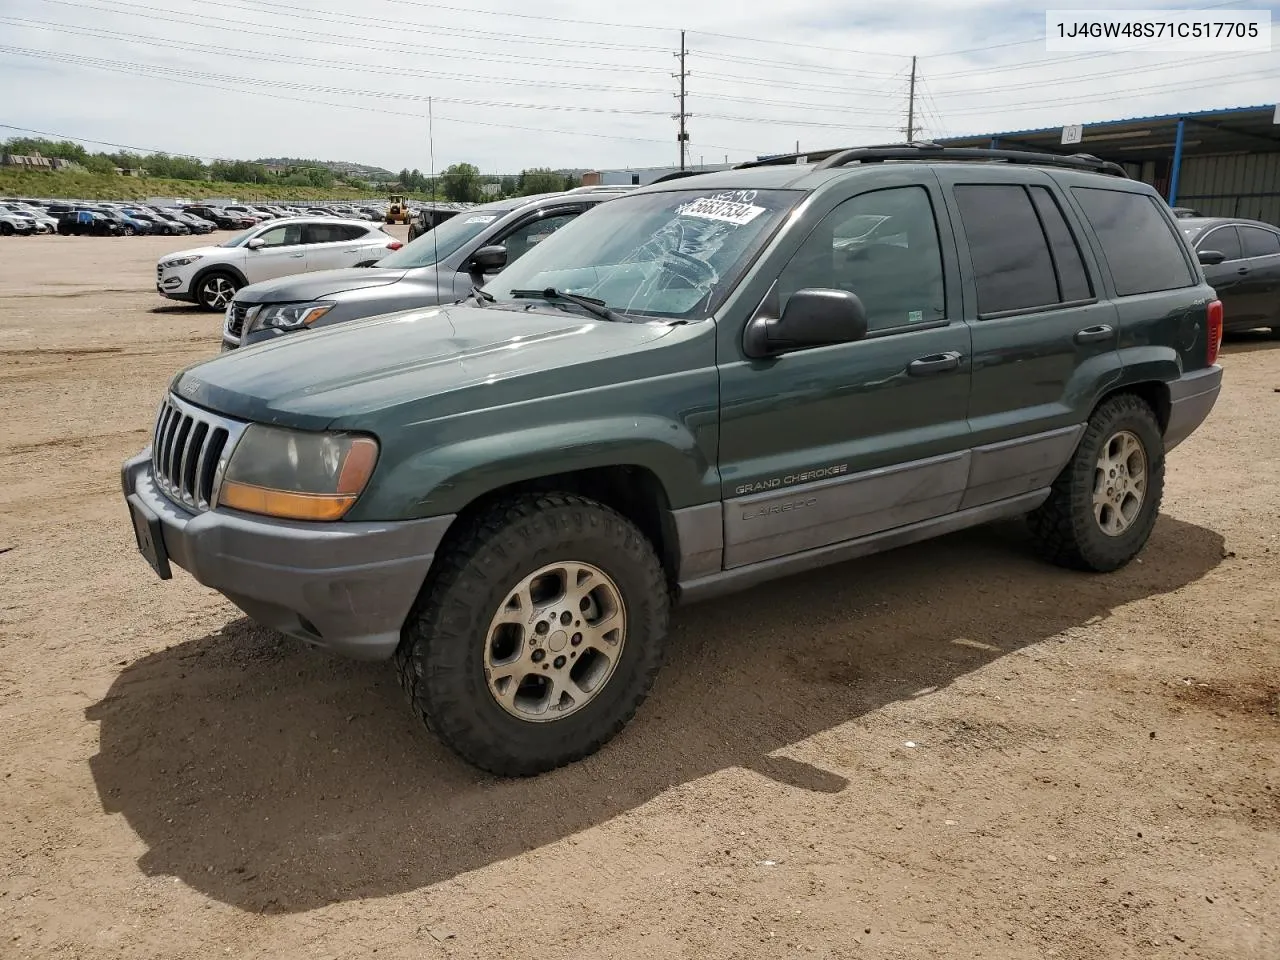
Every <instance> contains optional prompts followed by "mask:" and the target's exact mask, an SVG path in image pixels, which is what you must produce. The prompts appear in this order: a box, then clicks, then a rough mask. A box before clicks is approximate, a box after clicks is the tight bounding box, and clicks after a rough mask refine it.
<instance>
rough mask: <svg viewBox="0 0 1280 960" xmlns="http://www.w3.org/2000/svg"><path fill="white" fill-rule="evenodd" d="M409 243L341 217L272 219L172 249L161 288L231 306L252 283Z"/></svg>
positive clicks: (346, 263)
mask: <svg viewBox="0 0 1280 960" xmlns="http://www.w3.org/2000/svg"><path fill="white" fill-rule="evenodd" d="M401 246H403V244H401V243H400V241H399V240H396V239H395V238H394V237H392V236H390V235H388V234H387V233H385V232H383V230H382V229H381V228H380V227H379V226H378V225H377V224H372V223H361V222H359V221H352V220H342V219H339V218H338V217H291V218H289V219H285V220H269V221H268V222H266V223H261V224H258V225H257V226H255V227H250V228H249V229H248V230H246V231H244V232H243V233H239V234H236V236H234V237H232V238H231V239H230V240H227V241H226V242H224V243H220V244H218V245H216V246H208V247H196V248H194V249H191V250H179V251H178V252H176V253H168V254H165V255H164V256H163V257H161V258H160V259H159V260H158V261H157V262H156V292H157V293H159V294H160V295H161V296H164V297H168V298H169V299H170V300H183V301H186V302H188V303H196V304H199V305H200V306H202V307H204V308H205V309H206V310H226V309H227V307H228V305H229V304H230V303H231V298H232V297H234V296H235V293H236V291H237V290H239V289H240V288H241V287H246V286H248V285H249V284H251V283H260V282H261V281H263V280H271V279H274V278H276V277H287V276H290V275H292V274H295V273H307V272H309V271H313V270H332V269H335V268H338V267H354V266H356V265H358V264H362V263H370V262H373V261H375V260H377V259H378V258H380V257H384V256H386V255H387V254H388V253H390V252H391V251H393V250H399V249H400V247H401Z"/></svg>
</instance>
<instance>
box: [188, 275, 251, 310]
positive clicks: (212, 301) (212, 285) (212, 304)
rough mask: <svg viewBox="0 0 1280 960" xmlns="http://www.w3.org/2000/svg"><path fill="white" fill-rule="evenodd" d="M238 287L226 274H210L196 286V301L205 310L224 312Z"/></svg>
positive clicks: (233, 278)
mask: <svg viewBox="0 0 1280 960" xmlns="http://www.w3.org/2000/svg"><path fill="white" fill-rule="evenodd" d="M239 289H240V285H239V284H238V283H236V279H235V277H233V276H231V275H230V274H228V273H211V274H209V275H208V276H206V277H204V278H203V279H201V281H200V283H199V284H197V286H196V300H197V301H198V302H199V303H200V306H202V307H204V308H205V309H206V310H226V309H227V304H229V303H230V302H231V300H232V298H233V297H235V295H236V291H237V290H239Z"/></svg>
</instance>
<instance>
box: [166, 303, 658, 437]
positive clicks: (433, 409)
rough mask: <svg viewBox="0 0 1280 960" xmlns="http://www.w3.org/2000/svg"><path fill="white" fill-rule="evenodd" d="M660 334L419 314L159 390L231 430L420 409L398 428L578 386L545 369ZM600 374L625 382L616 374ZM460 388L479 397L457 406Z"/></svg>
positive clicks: (360, 323) (555, 313)
mask: <svg viewBox="0 0 1280 960" xmlns="http://www.w3.org/2000/svg"><path fill="white" fill-rule="evenodd" d="M672 329H673V327H671V326H669V325H667V324H661V323H614V322H609V321H602V320H596V319H594V318H593V317H590V316H583V315H579V314H577V313H570V312H567V311H561V310H558V309H554V308H552V309H549V310H541V309H540V310H508V309H498V308H494V307H485V308H478V307H447V308H446V307H427V308H423V309H417V310H406V311H401V312H399V313H390V314H385V315H383V316H379V317H370V318H368V319H365V320H356V321H353V322H351V323H342V324H335V325H334V326H332V327H325V328H323V329H320V330H312V331H309V332H307V333H302V334H294V335H292V336H288V337H281V338H279V339H278V340H274V341H270V342H268V343H264V344H261V345H259V346H255V347H249V348H242V349H240V350H233V351H230V352H228V353H224V354H221V355H219V356H218V357H216V358H214V359H212V360H206V361H204V362H203V363H199V364H196V365H194V366H191V367H188V368H187V369H186V370H184V371H182V372H181V373H180V374H178V376H176V377H175V378H174V379H173V382H172V383H171V384H170V389H172V390H173V391H174V392H175V393H176V394H178V395H179V396H181V397H182V398H184V399H186V400H189V401H191V402H192V403H195V404H198V405H200V406H202V407H207V408H208V409H210V410H214V411H216V412H218V413H222V414H225V415H227V416H230V417H235V418H237V419H241V420H250V421H254V422H258V423H279V424H281V425H286V426H294V427H298V428H301V429H310V430H320V429H324V428H326V427H328V426H331V425H335V421H339V420H340V421H341V424H340V425H342V426H346V427H352V428H357V427H358V426H359V422H358V420H359V418H360V417H361V416H362V415H364V414H369V413H373V412H376V411H379V410H384V409H387V408H390V407H394V406H398V405H403V404H416V405H419V406H420V407H421V409H419V410H414V411H413V412H412V413H411V414H409V415H407V416H408V419H430V418H432V417H437V416H444V415H447V414H449V413H456V412H459V411H466V410H470V409H474V408H476V407H477V406H481V405H485V404H488V403H492V402H493V400H492V399H489V398H492V396H493V386H494V384H495V383H496V382H498V381H505V380H514V379H518V378H521V377H524V376H525V375H528V374H536V375H537V376H536V377H533V378H531V380H533V381H536V382H530V383H529V385H528V390H529V391H530V396H541V395H544V394H545V393H546V392H547V390H548V389H552V390H564V391H568V390H570V389H577V388H579V387H585V386H587V384H586V382H585V381H586V379H587V373H588V372H589V373H591V374H592V375H593V376H594V375H597V374H598V375H602V376H603V375H606V372H605V371H604V370H603V369H602V368H596V369H587V370H581V371H579V372H578V373H581V376H579V375H578V373H575V374H570V375H568V376H565V377H557V376H556V375H555V374H554V373H553V372H552V371H554V370H556V369H557V368H570V367H573V366H575V365H581V364H584V363H588V362H590V361H598V360H600V359H602V358H605V357H610V356H620V355H626V354H629V353H631V352H633V351H635V350H636V349H639V348H640V347H642V346H643V345H645V344H647V343H650V342H652V341H654V340H657V339H660V338H661V337H664V336H666V335H667V334H668V333H670V332H671V330H672ZM609 366H612V365H609ZM607 375H608V376H610V377H618V376H622V377H625V375H626V371H625V369H621V370H614V369H611V370H609V371H608V372H607ZM570 382H572V384H573V386H572V388H571V386H570ZM472 388H479V389H480V390H482V391H484V394H483V396H481V397H474V398H471V399H468V398H467V397H465V396H463V394H464V393H466V392H467V391H469V390H471V389H472ZM515 392H520V391H515ZM512 395H513V394H512V392H507V396H508V398H510V396H512Z"/></svg>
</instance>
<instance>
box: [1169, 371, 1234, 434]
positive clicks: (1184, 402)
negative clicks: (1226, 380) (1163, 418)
mask: <svg viewBox="0 0 1280 960" xmlns="http://www.w3.org/2000/svg"><path fill="white" fill-rule="evenodd" d="M1221 390H1222V367H1220V366H1219V365H1218V364H1216V363H1215V364H1214V365H1213V366H1212V367H1205V368H1204V369H1203V370H1196V371H1195V372H1193V373H1188V374H1184V375H1183V376H1181V377H1179V378H1178V379H1177V380H1174V381H1173V382H1172V383H1170V384H1169V425H1168V426H1167V427H1166V428H1165V431H1164V448H1165V450H1172V449H1173V448H1174V447H1176V446H1177V445H1178V444H1180V443H1181V442H1182V441H1183V440H1185V439H1187V437H1189V436H1191V434H1193V433H1195V431H1196V430H1197V429H1199V427H1200V424H1202V423H1204V421H1205V418H1206V417H1207V416H1209V411H1211V410H1212V409H1213V405H1214V404H1215V403H1217V402H1218V394H1219V393H1220V392H1221Z"/></svg>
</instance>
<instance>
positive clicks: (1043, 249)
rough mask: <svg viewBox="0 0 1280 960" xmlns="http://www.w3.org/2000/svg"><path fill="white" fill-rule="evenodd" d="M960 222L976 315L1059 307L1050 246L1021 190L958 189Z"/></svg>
mask: <svg viewBox="0 0 1280 960" xmlns="http://www.w3.org/2000/svg"><path fill="white" fill-rule="evenodd" d="M955 198H956V204H957V205H958V206H959V208H960V220H961V222H962V224H963V225H964V235H965V238H966V239H967V240H968V243H969V255H970V257H971V258H972V259H973V271H974V282H975V283H976V284H977V287H978V313H979V314H980V315H987V314H993V313H1003V312H1005V311H1008V310H1026V309H1029V308H1032V307H1044V306H1049V305H1051V304H1056V303H1059V302H1060V300H1059V297H1058V280H1057V277H1056V276H1055V275H1054V271H1053V258H1052V257H1051V256H1050V255H1049V244H1048V241H1047V240H1046V239H1045V235H1044V231H1043V230H1042V229H1041V227H1040V218H1039V217H1038V216H1036V211H1035V208H1034V207H1033V206H1032V205H1031V198H1030V197H1029V196H1028V195H1027V191H1026V190H1025V189H1023V187H1022V186H1021V185H1020V184H958V185H957V186H956V188H955Z"/></svg>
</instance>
